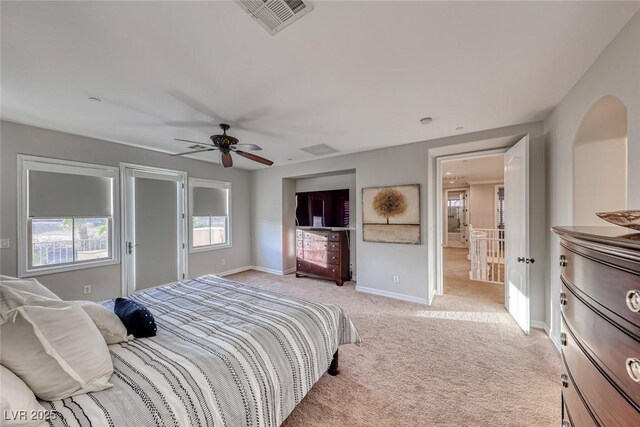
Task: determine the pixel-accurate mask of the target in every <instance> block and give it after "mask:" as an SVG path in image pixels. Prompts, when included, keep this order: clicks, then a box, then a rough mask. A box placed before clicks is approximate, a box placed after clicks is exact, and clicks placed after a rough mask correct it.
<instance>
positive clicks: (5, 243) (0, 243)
mask: <svg viewBox="0 0 640 427" xmlns="http://www.w3.org/2000/svg"><path fill="white" fill-rule="evenodd" d="M9 247H11V241H10V240H9V239H0V248H1V249H7V248H9Z"/></svg>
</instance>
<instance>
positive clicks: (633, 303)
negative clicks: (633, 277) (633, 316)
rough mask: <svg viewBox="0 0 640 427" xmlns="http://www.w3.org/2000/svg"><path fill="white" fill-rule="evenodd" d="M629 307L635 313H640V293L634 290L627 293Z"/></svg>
mask: <svg viewBox="0 0 640 427" xmlns="http://www.w3.org/2000/svg"><path fill="white" fill-rule="evenodd" d="M627 307H629V310H631V311H633V312H634V313H638V312H640V291H638V290H637V289H632V290H630V291H629V292H627Z"/></svg>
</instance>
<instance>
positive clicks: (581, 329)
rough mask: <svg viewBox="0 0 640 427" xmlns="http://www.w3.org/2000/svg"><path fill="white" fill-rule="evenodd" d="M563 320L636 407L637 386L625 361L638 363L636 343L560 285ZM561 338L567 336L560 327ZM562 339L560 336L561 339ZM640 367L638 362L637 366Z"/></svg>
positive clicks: (639, 345)
mask: <svg viewBox="0 0 640 427" xmlns="http://www.w3.org/2000/svg"><path fill="white" fill-rule="evenodd" d="M562 292H563V294H564V301H565V303H564V304H563V305H562V313H563V314H564V319H565V321H566V323H567V324H568V325H569V327H570V328H571V330H572V331H573V332H574V334H575V335H576V336H577V337H578V338H579V339H580V340H581V342H582V343H583V344H584V345H585V346H586V347H588V348H589V350H590V351H591V353H592V356H593V357H594V359H596V361H597V363H598V364H599V365H600V366H601V368H602V369H603V370H604V371H605V372H606V373H607V374H608V375H609V376H610V377H611V379H612V380H613V381H614V382H615V383H616V384H617V385H618V387H620V388H621V389H622V391H623V392H624V393H625V394H626V395H627V397H629V398H630V399H631V400H633V401H634V402H635V403H636V404H637V405H639V406H640V384H638V383H637V382H635V381H634V380H633V379H632V378H631V377H630V376H629V374H628V373H627V359H628V358H635V359H638V360H640V343H639V342H638V341H636V340H635V339H634V338H633V337H631V336H629V335H627V334H626V333H625V332H623V331H622V330H620V329H618V328H617V327H615V326H614V325H613V324H612V323H611V322H610V321H609V320H606V319H605V318H604V317H603V316H602V315H601V314H599V313H597V312H596V311H593V310H592V309H591V308H590V307H589V306H587V305H586V304H585V303H584V302H582V301H581V300H580V298H578V297H577V296H576V295H574V293H573V292H572V291H571V290H570V289H569V288H567V286H566V285H565V284H564V283H563V284H562ZM562 333H563V334H567V331H566V327H565V326H564V325H563V330H562ZM563 337H564V335H563ZM639 363H640V362H639Z"/></svg>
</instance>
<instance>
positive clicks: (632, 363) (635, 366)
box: [627, 357, 640, 383]
mask: <svg viewBox="0 0 640 427" xmlns="http://www.w3.org/2000/svg"><path fill="white" fill-rule="evenodd" d="M627 374H629V377H630V378H631V379H632V380H633V381H635V382H637V383H640V360H639V359H636V358H635V357H630V358H628V359H627Z"/></svg>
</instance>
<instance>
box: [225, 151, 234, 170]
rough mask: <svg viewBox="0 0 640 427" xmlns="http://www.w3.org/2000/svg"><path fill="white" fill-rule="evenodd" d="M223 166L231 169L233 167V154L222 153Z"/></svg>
mask: <svg viewBox="0 0 640 427" xmlns="http://www.w3.org/2000/svg"><path fill="white" fill-rule="evenodd" d="M222 166H224V167H225V168H230V167H231V166H233V159H232V158H231V154H229V153H222Z"/></svg>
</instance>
